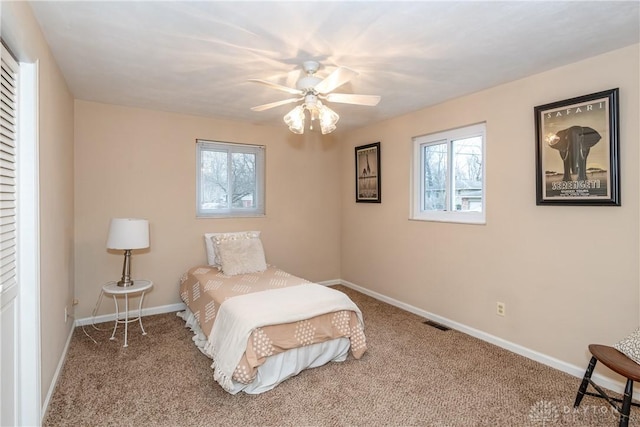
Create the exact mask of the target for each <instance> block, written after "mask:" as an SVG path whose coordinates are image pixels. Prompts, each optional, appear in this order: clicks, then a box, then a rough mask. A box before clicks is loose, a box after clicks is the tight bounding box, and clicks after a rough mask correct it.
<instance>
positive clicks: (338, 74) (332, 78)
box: [314, 67, 358, 94]
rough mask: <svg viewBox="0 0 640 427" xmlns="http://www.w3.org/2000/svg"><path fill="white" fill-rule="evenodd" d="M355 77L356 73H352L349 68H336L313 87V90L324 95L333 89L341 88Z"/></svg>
mask: <svg viewBox="0 0 640 427" xmlns="http://www.w3.org/2000/svg"><path fill="white" fill-rule="evenodd" d="M357 75H358V72H357V71H353V70H352V69H351V68H347V67H338V68H336V69H335V70H334V72H333V73H331V74H329V75H328V76H327V77H326V78H325V79H324V80H322V81H321V82H320V83H318V84H317V85H315V87H314V89H315V90H316V91H318V93H321V94H326V93H329V92H331V91H332V90H334V89H335V88H337V87H340V86H342V85H343V84H345V83H346V82H348V81H349V80H351V79H352V78H354V77H355V76H357Z"/></svg>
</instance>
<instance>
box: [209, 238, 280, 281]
mask: <svg viewBox="0 0 640 427" xmlns="http://www.w3.org/2000/svg"><path fill="white" fill-rule="evenodd" d="M214 247H215V248H216V251H217V254H218V256H219V258H220V264H221V268H222V272H223V273H224V274H225V275H227V276H235V275H237V274H246V273H258V272H260V271H265V270H266V269H267V263H266V261H265V259H264V248H263V247H262V242H261V241H260V238H258V237H256V238H253V239H237V238H225V237H221V236H216V237H215V238H214Z"/></svg>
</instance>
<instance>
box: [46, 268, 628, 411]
mask: <svg viewBox="0 0 640 427" xmlns="http://www.w3.org/2000/svg"><path fill="white" fill-rule="evenodd" d="M317 283H318V284H321V285H324V286H334V285H343V286H346V287H348V288H351V289H353V290H356V291H358V292H361V293H363V294H365V295H368V296H370V297H372V298H375V299H377V300H379V301H382V302H385V303H387V304H390V305H393V306H395V307H398V308H401V309H402V310H405V311H408V312H410V313H413V314H415V315H418V316H421V317H424V318H427V319H430V320H433V321H434V322H437V323H440V324H442V325H445V326H448V327H450V328H452V329H455V330H457V331H460V332H463V333H465V334H468V335H471V336H472V337H475V338H478V339H481V340H483V341H486V342H489V343H491V344H494V345H497V346H498V347H501V348H504V349H506V350H509V351H512V352H514V353H516V354H519V355H521V356H524V357H526V358H528V359H531V360H534V361H536V362H539V363H542V364H543V365H546V366H550V367H552V368H555V369H558V370H559V371H562V372H566V373H567V374H569V375H572V376H574V377H576V378H582V376H583V375H584V371H585V369H586V364H585V366H576V365H573V364H571V363H568V362H565V361H562V360H559V359H556V358H555V357H551V356H548V355H546V354H543V353H540V352H537V351H535V350H531V349H529V348H526V347H523V346H521V345H519V344H515V343H512V342H510V341H507V340H505V339H503V338H500V337H496V336H495V335H491V334H488V333H486V332H483V331H480V330H478V329H475V328H471V327H469V326H467V325H464V324H462V323H458V322H455V321H453V320H450V319H447V318H446V317H442V316H439V315H437V314H433V313H430V312H428V311H425V310H422V309H419V308H417V307H414V306H412V305H409V304H406V303H404V302H401V301H398V300H395V299H393V298H390V297H387V296H386V295H383V294H380V293H377V292H373V291H371V290H369V289H366V288H363V287H361V286H358V285H356V284H355V283H352V282H349V281H347V280H340V279H334V280H326V281H323V282H317ZM185 308H186V306H185V304H184V303H177V304H169V305H164V306H160V307H150V308H144V309H142V316H151V315H154V314H163V313H171V312H174V311H182V310H184V309H185ZM137 313H138V311H137V310H131V311H130V312H129V316H131V317H134V316H137V315H138V314H137ZM114 320H115V313H112V314H106V315H101V316H96V317H87V318H84V319H77V320H76V322H75V326H83V325H91V324H95V323H102V322H113V321H114ZM72 332H73V330H72ZM71 336H72V333H70V334H69V338H68V339H67V344H66V346H65V350H64V354H63V355H62V358H61V359H60V362H59V363H58V368H57V369H56V373H55V377H54V380H53V381H52V385H51V387H50V390H49V392H48V394H47V398H46V400H45V404H44V408H45V409H46V408H47V407H48V404H49V399H50V398H51V396H52V394H53V390H54V388H55V385H56V382H57V379H58V375H59V374H60V371H61V369H62V366H63V365H64V360H65V359H66V355H67V350H68V347H69V344H70V342H71ZM592 379H593V380H594V381H595V382H597V383H598V384H599V385H600V386H602V387H605V388H607V389H609V390H613V391H615V392H618V393H624V384H623V383H621V382H619V381H615V380H613V379H611V378H608V377H605V376H602V375H600V374H597V373H594V374H593V376H592ZM576 392H577V389H576ZM633 397H634V399H637V400H640V391H637V392H635V393H634V394H633ZM43 413H44V410H43ZM43 419H44V418H43Z"/></svg>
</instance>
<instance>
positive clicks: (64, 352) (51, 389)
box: [40, 328, 75, 425]
mask: <svg viewBox="0 0 640 427" xmlns="http://www.w3.org/2000/svg"><path fill="white" fill-rule="evenodd" d="M74 329H75V328H71V329H70V330H69V336H68V337H67V342H66V343H65V345H64V349H63V350H62V356H61V357H60V360H59V361H58V366H56V371H55V372H54V373H53V379H52V380H51V385H50V386H49V390H47V397H45V399H44V403H43V404H42V409H41V411H40V413H41V414H42V417H41V418H40V425H42V422H43V421H44V419H45V417H46V416H47V411H48V410H49V402H50V401H51V398H52V397H53V392H54V390H55V389H56V385H57V384H58V379H59V378H60V373H61V372H62V367H63V366H64V362H65V361H66V360H67V352H68V351H69V346H70V345H71V338H72V337H73V331H74Z"/></svg>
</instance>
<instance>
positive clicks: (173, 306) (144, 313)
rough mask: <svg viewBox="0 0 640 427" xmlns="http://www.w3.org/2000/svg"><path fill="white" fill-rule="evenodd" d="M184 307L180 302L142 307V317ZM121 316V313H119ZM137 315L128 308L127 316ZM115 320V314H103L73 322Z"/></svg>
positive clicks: (135, 311)
mask: <svg viewBox="0 0 640 427" xmlns="http://www.w3.org/2000/svg"><path fill="white" fill-rule="evenodd" d="M185 308H186V305H185V304H184V303H182V302H180V303H176V304H169V305H162V306H160V307H150V308H143V309H142V313H141V315H142V317H144V316H153V315H154V314H163V313H171V312H174V311H182V310H184V309H185ZM120 316H121V317H122V316H123V314H121V315H120ZM137 316H138V310H137V309H135V310H129V318H134V317H137ZM115 320H116V314H115V313H111V314H103V315H101V316H95V317H85V318H84V319H77V320H76V322H75V326H85V325H92V324H96V323H103V322H113V321H115Z"/></svg>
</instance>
